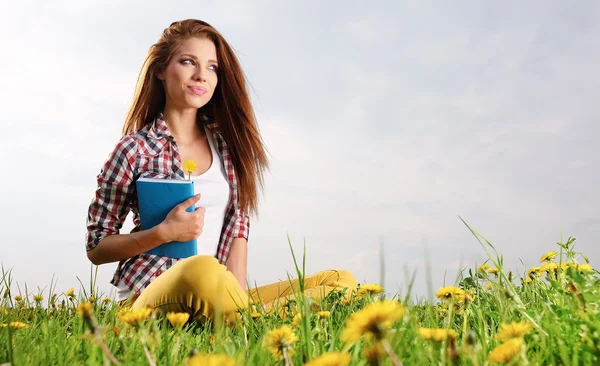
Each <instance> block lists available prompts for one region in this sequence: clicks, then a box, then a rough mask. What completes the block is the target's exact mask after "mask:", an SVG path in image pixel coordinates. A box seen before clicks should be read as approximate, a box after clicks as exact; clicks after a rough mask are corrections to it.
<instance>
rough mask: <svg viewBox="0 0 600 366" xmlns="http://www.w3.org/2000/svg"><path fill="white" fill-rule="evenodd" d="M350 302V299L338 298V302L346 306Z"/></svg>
mask: <svg viewBox="0 0 600 366" xmlns="http://www.w3.org/2000/svg"><path fill="white" fill-rule="evenodd" d="M351 302H352V300H349V299H341V300H340V303H341V304H342V305H346V306H347V305H350V303H351Z"/></svg>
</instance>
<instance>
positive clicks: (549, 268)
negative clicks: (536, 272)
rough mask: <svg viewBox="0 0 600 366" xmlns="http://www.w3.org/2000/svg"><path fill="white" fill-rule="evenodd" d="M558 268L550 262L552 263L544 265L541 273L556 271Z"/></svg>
mask: <svg viewBox="0 0 600 366" xmlns="http://www.w3.org/2000/svg"><path fill="white" fill-rule="evenodd" d="M557 268H558V264H556V263H553V262H550V263H547V264H545V265H543V266H542V268H540V272H546V273H549V272H551V271H554V270H555V269H557Z"/></svg>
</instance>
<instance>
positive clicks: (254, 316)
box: [252, 311, 262, 319]
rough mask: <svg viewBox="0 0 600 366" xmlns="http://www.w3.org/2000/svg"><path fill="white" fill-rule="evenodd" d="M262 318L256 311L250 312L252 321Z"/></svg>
mask: <svg viewBox="0 0 600 366" xmlns="http://www.w3.org/2000/svg"><path fill="white" fill-rule="evenodd" d="M260 318H262V314H261V313H259V312H257V311H253V312H252V319H260Z"/></svg>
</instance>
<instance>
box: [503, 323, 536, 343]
mask: <svg viewBox="0 0 600 366" xmlns="http://www.w3.org/2000/svg"><path fill="white" fill-rule="evenodd" d="M531 329H533V325H531V324H530V323H528V322H518V323H517V322H512V323H509V324H506V323H502V324H501V325H500V330H499V331H498V334H496V339H497V340H500V341H507V340H509V339H512V338H522V337H523V336H524V335H525V334H527V333H529V331H531Z"/></svg>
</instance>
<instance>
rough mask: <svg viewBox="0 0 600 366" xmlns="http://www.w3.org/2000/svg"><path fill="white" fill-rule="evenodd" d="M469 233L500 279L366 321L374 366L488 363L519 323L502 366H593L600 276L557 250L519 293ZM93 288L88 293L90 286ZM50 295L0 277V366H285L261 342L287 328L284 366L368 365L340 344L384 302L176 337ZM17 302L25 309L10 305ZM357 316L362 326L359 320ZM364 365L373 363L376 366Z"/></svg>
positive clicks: (246, 320) (169, 330) (327, 306)
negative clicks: (443, 333)
mask: <svg viewBox="0 0 600 366" xmlns="http://www.w3.org/2000/svg"><path fill="white" fill-rule="evenodd" d="M473 234H474V235H475V236H476V238H477V239H478V240H479V241H480V243H481V245H482V248H483V249H484V250H485V251H486V252H487V254H488V256H489V261H488V264H489V265H491V266H492V267H495V268H497V269H498V273H497V274H492V273H490V272H488V271H478V268H466V269H465V270H464V271H463V272H462V273H461V275H460V276H459V278H457V280H456V282H455V284H456V286H457V287H458V288H460V289H461V290H462V291H464V293H463V295H459V298H458V299H456V298H454V300H452V299H448V300H444V301H441V300H437V299H436V301H435V302H434V303H429V302H419V303H412V302H410V301H409V299H410V294H408V293H407V294H404V296H400V294H398V295H396V296H394V297H387V300H391V301H393V302H395V303H398V304H401V305H402V306H403V307H404V308H405V309H406V315H405V316H404V317H402V318H401V319H396V320H394V321H392V322H391V329H390V330H387V331H386V328H385V324H383V323H382V322H378V321H375V320H374V321H373V322H374V323H375V324H376V325H378V326H379V328H377V329H380V330H381V333H380V337H381V338H382V339H383V340H385V342H387V344H389V345H390V348H391V349H390V350H389V351H391V352H384V353H383V355H382V357H381V359H380V361H379V364H381V365H393V364H394V363H393V360H392V358H391V357H394V356H397V358H398V360H399V361H400V362H402V364H404V365H429V364H436V365H486V364H492V363H491V362H490V361H489V354H490V352H492V350H493V349H494V348H495V347H497V346H499V345H500V344H502V343H503V342H502V341H500V340H499V339H498V337H497V334H498V332H499V326H500V325H501V324H502V323H510V322H526V323H527V324H530V325H531V328H530V329H529V330H528V331H527V332H526V334H524V335H523V336H522V339H523V346H521V348H520V349H518V352H517V353H516V354H515V356H514V357H512V358H511V361H509V364H514V365H521V364H530V365H594V364H598V363H600V358H599V356H600V348H599V347H600V315H599V314H600V306H599V303H600V283H599V282H600V281H599V276H598V272H597V271H596V270H591V269H589V268H588V269H586V268H585V267H577V266H575V265H572V263H579V264H583V263H586V262H587V258H585V256H583V255H582V254H581V253H577V252H575V250H574V246H575V245H574V239H572V238H569V239H568V240H567V241H566V242H564V243H562V242H560V243H557V246H556V247H554V248H553V247H550V248H549V250H555V251H557V256H556V258H554V260H553V262H554V263H556V265H557V267H558V268H556V269H552V268H549V267H546V268H549V271H548V272H547V273H543V272H542V273H539V274H538V275H533V274H532V276H531V277H530V278H531V279H532V280H531V282H529V283H524V280H525V278H527V277H528V275H527V274H524V275H522V276H517V275H516V274H515V272H514V270H511V269H508V268H503V263H504V259H503V257H502V255H500V254H498V253H496V251H495V249H494V247H493V246H492V245H491V244H490V243H489V242H487V240H485V239H484V238H482V237H481V236H480V235H479V234H477V233H475V232H474V231H473ZM541 254H543V253H540V255H541ZM295 260H296V258H295V256H294V261H295ZM564 263H571V265H569V266H567V265H565V264H564ZM561 264H562V267H561ZM304 266H305V263H302V269H301V268H300V267H297V271H298V274H299V275H300V276H302V271H303V268H304ZM540 266H541V265H540ZM563 267H564V268H563ZM584 269H585V270H584ZM90 277H91V279H90V288H92V289H93V288H94V286H95V282H94V281H95V280H94V278H93V277H94V275H93V274H92V275H91V276H90ZM488 284H491V285H489V286H488ZM54 287H55V286H53V284H50V286H49V289H48V290H47V291H46V292H45V293H43V294H42V295H43V296H44V297H45V299H44V300H41V301H37V302H36V301H34V300H33V296H35V295H38V292H36V291H33V292H31V291H29V290H27V289H26V288H25V289H20V288H19V287H17V286H16V285H15V284H14V283H13V279H12V277H11V273H10V272H7V271H5V270H4V269H3V271H2V278H1V279H0V291H1V292H0V295H2V294H4V296H3V297H2V299H1V300H0V324H9V323H10V322H13V321H18V322H23V323H25V324H27V325H28V328H24V329H14V328H12V327H10V326H4V327H2V328H0V364H2V363H9V362H10V363H12V364H13V365H46V364H47V365H50V364H51V365H75V364H76V365H102V364H110V361H109V359H108V357H107V354H108V352H103V350H102V347H101V346H100V344H103V345H105V347H106V349H107V350H109V352H110V353H111V354H112V355H114V357H115V358H116V359H117V360H118V361H119V362H120V363H121V364H127V365H144V364H149V363H154V362H155V364H157V365H179V364H185V363H186V362H187V360H188V358H189V357H190V355H192V354H196V353H201V354H202V353H210V354H215V353H216V354H226V355H229V356H230V357H231V358H232V359H234V360H236V362H237V364H247V365H272V364H285V363H286V360H285V359H284V360H277V361H276V360H275V359H274V358H273V356H272V355H271V354H270V352H269V350H268V349H267V348H266V347H265V346H264V344H263V342H264V339H265V337H266V335H267V333H268V332H269V331H270V330H273V329H277V328H279V327H281V326H283V325H289V326H290V327H291V328H292V329H293V331H294V332H295V334H296V335H297V336H298V341H296V342H294V343H292V344H291V345H290V348H289V350H290V351H292V349H293V351H292V352H291V353H292V354H291V355H290V357H289V360H288V363H291V364H294V365H303V364H305V363H307V362H309V361H310V360H314V359H315V358H317V357H318V356H320V355H323V354H325V353H328V352H334V351H339V352H343V353H347V354H348V355H349V357H350V364H351V365H369V361H368V360H367V358H366V357H365V353H364V351H365V349H367V348H368V347H369V344H370V343H373V344H375V343H377V342H376V341H372V340H369V339H367V338H364V337H363V339H362V340H361V341H360V342H358V343H345V342H343V341H342V340H341V337H340V334H341V332H342V331H343V330H344V328H345V327H346V325H347V321H348V319H349V317H350V316H351V314H353V313H357V312H360V311H361V309H364V308H365V306H367V305H369V304H371V303H378V302H380V301H382V300H384V299H385V295H384V294H385V293H381V294H375V295H368V296H364V297H362V298H360V299H357V300H354V301H352V302H350V303H345V302H343V301H341V296H340V294H337V293H334V294H332V295H331V296H329V297H328V298H326V299H324V300H323V301H322V302H320V303H316V302H314V300H313V299H305V298H303V296H302V294H301V293H299V294H298V301H297V303H296V306H291V307H290V308H289V313H288V316H286V317H285V318H282V317H281V316H279V315H275V314H265V313H262V314H261V316H260V317H259V318H256V319H253V318H252V316H251V312H250V311H249V310H248V311H246V312H244V313H243V314H242V321H241V322H240V323H239V324H236V325H223V324H220V323H218V322H215V323H204V324H195V323H188V324H187V325H186V326H184V327H183V328H181V327H178V328H174V327H172V326H171V325H170V324H169V323H168V321H167V320H166V319H164V318H163V317H160V316H156V314H154V315H153V316H152V317H151V318H150V319H148V320H146V321H144V322H142V323H141V324H140V325H139V326H136V327H133V326H130V325H127V324H124V323H122V322H121V321H120V320H119V317H118V315H117V311H118V309H117V307H116V306H115V305H114V303H112V301H106V302H104V301H102V294H97V293H94V294H90V293H89V288H88V289H87V290H86V289H85V286H83V285H82V288H81V290H80V291H79V294H76V295H75V296H73V297H68V296H67V295H66V294H65V292H66V290H67V289H64V290H65V291H63V292H62V293H61V292H57V291H56V289H55V288H54ZM86 291H87V292H86ZM16 296H21V297H22V300H21V301H16V300H15V298H16ZM89 296H94V297H95V298H96V299H97V300H96V301H95V302H94V303H93V314H94V315H93V321H95V322H97V324H98V327H96V325H93V326H92V328H94V329H95V330H96V331H97V332H96V333H90V325H89V323H87V322H86V319H85V318H84V317H83V316H81V315H78V313H77V306H78V304H80V303H81V302H85V301H87V300H88V299H89ZM465 296H466V297H467V298H466V299H464V298H465ZM461 298H462V299H464V300H461ZM38 300H39V299H38ZM318 310H327V311H330V316H329V317H328V318H319V317H318V316H317V311H318ZM297 312H300V313H302V314H303V316H302V321H301V322H300V323H299V324H298V325H295V324H293V320H292V319H293V315H294V314H296V313H297ZM362 317H363V318H365V317H366V318H368V317H369V316H368V314H363V315H362ZM383 320H385V319H383ZM421 328H446V329H451V330H454V331H455V332H456V334H457V337H456V339H455V340H454V339H446V340H445V341H443V342H437V341H434V340H428V339H424V338H423V336H421V335H420V332H419V329H421ZM94 334H95V335H96V337H93V336H92V335H94ZM397 362H398V361H397ZM372 364H378V363H377V361H373V363H372Z"/></svg>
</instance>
